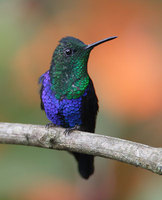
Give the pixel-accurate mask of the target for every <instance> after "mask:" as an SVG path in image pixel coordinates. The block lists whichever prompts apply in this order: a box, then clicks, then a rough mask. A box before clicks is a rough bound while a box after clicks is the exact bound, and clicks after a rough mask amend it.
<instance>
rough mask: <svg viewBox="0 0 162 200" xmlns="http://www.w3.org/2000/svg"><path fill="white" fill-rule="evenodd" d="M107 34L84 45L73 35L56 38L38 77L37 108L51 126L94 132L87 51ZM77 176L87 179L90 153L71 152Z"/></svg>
mask: <svg viewBox="0 0 162 200" xmlns="http://www.w3.org/2000/svg"><path fill="white" fill-rule="evenodd" d="M115 38H116V37H109V38H106V39H104V40H101V41H98V42H96V43H93V44H90V45H86V44H84V43H83V42H82V41H80V40H79V39H76V38H74V37H65V38H63V39H61V40H60V41H59V45H58V46H57V47H56V49H55V51H54V54H53V56H52V61H51V66H50V69H49V70H48V71H47V72H45V73H44V74H43V75H42V76H41V77H40V83H41V84H42V85H41V90H40V98H41V109H42V110H44V111H45V113H46V115H47V118H48V119H49V120H50V121H51V122H52V124H53V125H56V126H61V127H64V128H66V131H67V132H70V131H72V130H74V129H78V130H81V131H87V132H91V133H94V131H95V124H96V116H97V112H98V99H97V96H96V93H95V89H94V86H93V82H92V80H91V78H90V77H89V74H88V72H87V62H88V58H89V54H90V52H91V50H92V49H93V48H94V47H95V46H97V45H99V44H101V43H103V42H106V41H109V40H112V39H115ZM72 154H73V155H74V156H75V158H76V160H77V162H78V169H79V173H80V175H81V176H82V177H83V178H85V179H88V178H89V176H90V175H92V174H93V172H94V156H92V155H87V154H81V153H75V152H73V153H72Z"/></svg>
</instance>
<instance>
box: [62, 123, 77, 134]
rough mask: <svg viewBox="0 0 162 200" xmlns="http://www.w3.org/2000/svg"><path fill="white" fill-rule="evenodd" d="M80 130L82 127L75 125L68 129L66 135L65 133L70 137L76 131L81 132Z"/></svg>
mask: <svg viewBox="0 0 162 200" xmlns="http://www.w3.org/2000/svg"><path fill="white" fill-rule="evenodd" d="M79 128H80V126H78V125H75V126H74V127H72V128H67V129H66V130H65V131H64V133H65V135H70V133H72V132H73V131H75V130H79Z"/></svg>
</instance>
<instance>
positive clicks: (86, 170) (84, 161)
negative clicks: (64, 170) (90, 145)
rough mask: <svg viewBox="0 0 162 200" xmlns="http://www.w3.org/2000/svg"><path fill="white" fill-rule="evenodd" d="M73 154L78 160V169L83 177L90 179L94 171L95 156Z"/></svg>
mask: <svg viewBox="0 0 162 200" xmlns="http://www.w3.org/2000/svg"><path fill="white" fill-rule="evenodd" d="M72 154H73V155H74V157H75V158H76V160H77V162H78V170H79V173H80V175H81V176H82V177H83V178H85V179H88V178H89V177H90V175H92V174H93V172H94V156H91V155H87V154H81V153H72Z"/></svg>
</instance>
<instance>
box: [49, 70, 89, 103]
mask: <svg viewBox="0 0 162 200" xmlns="http://www.w3.org/2000/svg"><path fill="white" fill-rule="evenodd" d="M50 79H51V90H52V91H53V92H54V94H55V97H56V99H59V100H61V99H76V98H79V97H80V96H82V95H83V94H84V93H85V90H86V88H87V86H88V84H89V76H88V74H87V73H86V74H85V76H81V77H77V76H74V75H73V76H72V75H71V74H69V73H67V74H66V73H61V74H60V73H59V72H58V73H50Z"/></svg>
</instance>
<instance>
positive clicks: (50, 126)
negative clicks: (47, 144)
mask: <svg viewBox="0 0 162 200" xmlns="http://www.w3.org/2000/svg"><path fill="white" fill-rule="evenodd" d="M45 127H46V128H48V129H49V128H52V127H56V125H55V124H53V123H48V124H46V125H45Z"/></svg>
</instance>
